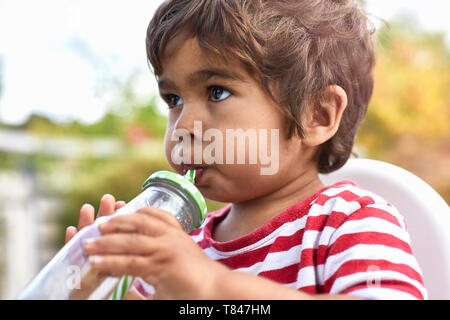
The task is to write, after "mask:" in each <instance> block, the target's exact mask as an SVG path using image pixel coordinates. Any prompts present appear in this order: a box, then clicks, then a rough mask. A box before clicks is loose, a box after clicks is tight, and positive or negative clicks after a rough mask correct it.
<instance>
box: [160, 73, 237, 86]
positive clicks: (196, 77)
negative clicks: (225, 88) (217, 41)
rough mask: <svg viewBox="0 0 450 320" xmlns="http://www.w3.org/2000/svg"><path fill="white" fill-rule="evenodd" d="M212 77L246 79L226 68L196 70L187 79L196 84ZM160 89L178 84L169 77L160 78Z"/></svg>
mask: <svg viewBox="0 0 450 320" xmlns="http://www.w3.org/2000/svg"><path fill="white" fill-rule="evenodd" d="M211 78H221V79H225V80H233V81H242V82H245V79H244V78H243V77H242V76H240V75H237V74H235V73H233V72H230V71H228V70H224V69H202V70H198V71H195V72H193V73H191V74H190V75H188V77H187V81H188V83H189V84H196V83H199V82H205V81H207V80H209V79H211ZM158 87H159V90H163V89H166V88H168V87H171V88H176V85H175V84H174V83H173V82H172V81H171V80H169V79H164V78H161V79H159V80H158Z"/></svg>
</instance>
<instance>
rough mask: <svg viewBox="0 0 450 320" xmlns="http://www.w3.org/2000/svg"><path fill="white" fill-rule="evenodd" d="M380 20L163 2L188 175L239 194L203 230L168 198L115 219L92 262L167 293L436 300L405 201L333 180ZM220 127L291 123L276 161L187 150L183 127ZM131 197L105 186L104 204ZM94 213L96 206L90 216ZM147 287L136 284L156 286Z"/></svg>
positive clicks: (176, 123)
mask: <svg viewBox="0 0 450 320" xmlns="http://www.w3.org/2000/svg"><path fill="white" fill-rule="evenodd" d="M367 24H368V21H367V18H366V16H365V14H364V13H363V12H362V10H361V9H360V8H359V6H358V5H357V3H356V2H355V1H350V0H340V1H338V0H334V1H333V0H317V1H310V0H304V1H300V0H295V1H294V0H290V1H289V0H284V1H279V0H253V1H246V0H215V1H205V0H168V1H166V2H165V3H163V4H162V5H161V6H160V8H159V9H158V10H157V12H156V13H155V16H154V17H153V19H152V21H151V23H150V25H149V28H148V34H147V54H148V58H149V61H150V62H151V64H152V66H153V69H154V72H155V75H156V78H157V80H158V83H159V88H160V94H161V97H162V98H163V99H164V100H165V101H166V102H167V105H168V108H169V110H170V111H169V118H168V124H167V132H166V138H165V152H166V157H167V159H168V161H169V163H170V165H171V166H172V167H173V169H174V170H176V171H177V172H178V173H180V174H183V173H184V172H185V171H186V170H188V169H191V168H195V169H196V172H197V178H196V186H197V187H198V188H199V190H200V191H201V192H202V194H203V195H204V196H205V197H207V198H209V199H212V200H217V201H221V202H229V203H230V204H229V205H228V206H226V207H225V208H223V209H222V210H219V211H217V212H213V213H210V214H209V215H208V217H207V219H206V221H205V222H204V223H203V224H202V226H201V227H200V228H199V229H198V230H196V231H194V232H193V233H191V234H190V235H187V234H186V233H184V232H183V230H182V228H181V227H180V225H179V223H178V221H177V220H176V219H175V218H174V217H173V216H172V215H170V214H168V213H167V212H164V211H163V210H158V209H155V208H146V209H143V210H140V211H139V212H137V213H136V214H131V215H127V216H122V217H117V218H114V219H111V220H110V221H109V222H107V223H104V224H103V225H101V227H100V230H101V231H102V233H103V236H102V237H101V238H99V239H97V240H95V241H91V242H89V243H87V244H86V246H85V250H86V252H87V254H88V255H90V261H91V263H92V267H93V268H96V269H98V270H100V271H103V272H106V273H109V274H113V275H116V276H120V275H124V274H130V275H134V276H138V277H141V278H142V279H143V280H144V281H145V282H146V283H148V284H151V285H153V287H154V288H155V290H156V294H155V295H153V296H151V297H152V298H161V299H317V298H320V299H327V298H330V299H351V298H363V299H425V298H426V297H427V293H426V290H425V288H424V284H423V280H422V275H421V271H420V268H419V266H418V264H417V261H416V260H415V258H414V256H413V254H412V251H411V247H410V244H409V236H408V234H407V231H406V226H405V222H404V221H403V218H402V217H401V216H400V215H399V214H398V212H397V211H396V209H395V208H394V207H393V206H392V205H390V204H389V203H387V202H386V201H385V200H383V199H381V198H380V197H378V196H377V195H375V194H373V193H371V192H369V191H366V190H363V189H361V188H359V187H358V186H357V185H355V184H354V183H353V182H351V181H341V182H339V183H337V184H335V185H332V186H324V185H323V184H322V183H321V181H320V180H319V178H318V173H327V172H331V171H333V170H336V169H338V168H340V167H341V166H342V165H344V163H345V162H346V161H347V159H348V158H349V156H350V154H351V151H352V146H353V142H354V138H355V135H356V131H357V129H358V127H359V125H360V123H361V121H362V120H363V117H364V115H365V113H366V110H367V105H368V103H369V100H370V96H371V94H372V88H373V78H372V69H373V65H374V60H375V59H374V50H373V45H372V42H371V32H370V30H369V29H368V25H367ZM196 122H197V123H198V122H200V123H201V125H202V126H201V128H202V130H200V131H199V130H196V127H195V123H196ZM208 129H216V130H217V131H218V132H221V133H223V134H225V133H226V132H227V130H230V129H242V130H244V131H245V130H249V129H255V130H256V131H257V132H260V131H258V130H261V129H266V130H269V131H270V130H278V131H277V132H279V136H278V139H277V141H272V140H271V141H267V140H266V142H267V144H268V145H271V146H270V147H269V150H275V151H276V152H275V153H276V155H277V161H278V162H279V167H278V168H277V170H276V172H275V173H274V174H268V175H263V174H261V168H262V165H263V163H262V161H261V159H259V160H258V161H257V162H255V163H251V164H244V165H242V164H234V163H229V162H226V163H211V162H207V161H205V159H202V161H201V162H200V163H198V162H195V161H192V160H190V161H189V162H186V161H185V162H182V163H179V162H177V161H175V160H174V156H173V155H174V150H177V148H179V147H180V142H179V141H178V140H177V139H173V138H172V137H173V136H174V134H175V133H177V132H178V131H183V132H185V133H186V132H187V133H188V135H189V136H190V138H192V139H191V140H192V141H193V143H195V142H196V141H197V142H198V141H204V139H203V133H204V132H203V131H206V130H208ZM273 143H275V144H276V146H277V148H275V149H274V148H271V147H273V145H272V144H273ZM183 152H184V151H183ZM228 152H230V150H229V149H227V146H225V145H224V146H223V150H222V149H221V148H218V149H216V153H222V154H223V155H224V154H226V153H228ZM244 152H245V153H246V156H247V157H246V159H248V158H249V157H250V156H251V152H249V151H248V150H245V151H244ZM175 153H176V152H175ZM122 205H123V203H121V202H118V203H116V202H115V199H114V197H112V196H105V197H103V199H102V200H101V203H100V209H99V215H104V214H111V213H112V212H113V211H114V210H115V209H117V208H118V207H120V206H122ZM93 219H94V210H93V207H92V206H89V205H87V206H83V208H82V209H81V212H80V222H79V227H78V229H80V228H82V227H83V226H85V225H87V224H89V223H92V221H93ZM74 233H76V229H75V228H74V227H71V228H69V229H68V230H67V239H70V238H71V237H72V236H73V234H74ZM136 288H137V289H138V290H134V291H133V292H132V293H130V297H131V296H132V295H135V296H136V295H139V294H142V295H143V296H147V297H148V294H147V293H146V292H145V290H142V286H141V285H140V284H139V283H136Z"/></svg>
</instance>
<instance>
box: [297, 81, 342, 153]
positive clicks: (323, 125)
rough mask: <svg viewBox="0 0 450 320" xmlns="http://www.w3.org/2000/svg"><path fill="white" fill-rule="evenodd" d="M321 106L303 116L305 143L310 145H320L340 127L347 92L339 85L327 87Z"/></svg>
mask: <svg viewBox="0 0 450 320" xmlns="http://www.w3.org/2000/svg"><path fill="white" fill-rule="evenodd" d="M324 97H325V99H323V101H322V102H321V104H320V106H318V107H313V108H312V109H313V110H312V111H311V112H309V113H308V114H307V115H305V117H303V122H302V123H303V129H304V131H305V136H304V138H303V140H302V142H303V144H304V145H306V146H309V147H314V146H318V145H320V144H322V143H324V142H326V141H328V140H329V139H331V138H332V137H333V136H334V135H335V134H336V132H337V130H338V129H339V125H340V123H341V118H342V114H343V113H344V110H345V108H346V107H347V94H346V93H345V91H344V89H342V88H341V87H340V86H338V85H331V86H328V87H327V88H326V89H325V92H324Z"/></svg>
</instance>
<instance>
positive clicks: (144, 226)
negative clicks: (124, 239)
mask: <svg viewBox="0 0 450 320" xmlns="http://www.w3.org/2000/svg"><path fill="white" fill-rule="evenodd" d="M98 229H99V230H100V232H101V233H102V234H103V235H105V234H111V233H139V234H143V235H146V236H150V237H158V236H160V235H161V234H163V233H164V232H166V231H167V223H165V222H164V221H161V220H159V219H155V218H149V217H147V216H145V215H144V214H139V213H134V214H133V213H130V214H126V215H119V216H117V217H113V218H111V219H110V220H108V221H106V222H104V223H102V224H100V225H99V226H98Z"/></svg>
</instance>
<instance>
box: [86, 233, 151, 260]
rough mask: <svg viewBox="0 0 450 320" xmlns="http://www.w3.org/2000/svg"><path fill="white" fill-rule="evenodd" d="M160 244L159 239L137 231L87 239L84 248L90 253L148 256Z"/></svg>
mask: <svg viewBox="0 0 450 320" xmlns="http://www.w3.org/2000/svg"><path fill="white" fill-rule="evenodd" d="M158 246H159V245H158V241H155V240H154V239H152V238H149V237H147V236H144V235H141V234H137V233H131V234H130V233H117V234H107V235H104V236H102V237H99V238H96V239H87V240H85V241H84V243H83V248H84V250H85V252H86V253H87V254H88V255H98V254H102V255H105V254H127V255H129V254H131V255H140V256H148V255H151V254H153V253H154V252H155V250H156V248H157V247H158Z"/></svg>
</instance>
